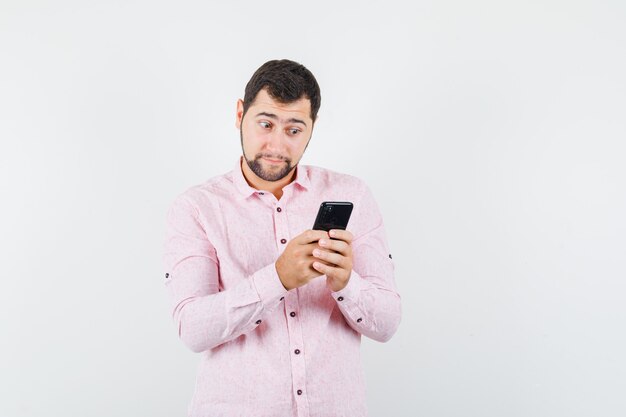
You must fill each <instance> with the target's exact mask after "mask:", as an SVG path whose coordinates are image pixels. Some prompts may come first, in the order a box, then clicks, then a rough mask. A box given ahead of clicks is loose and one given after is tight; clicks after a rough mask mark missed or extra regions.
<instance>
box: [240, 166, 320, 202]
mask: <svg viewBox="0 0 626 417" xmlns="http://www.w3.org/2000/svg"><path fill="white" fill-rule="evenodd" d="M242 162H243V156H240V157H239V159H238V160H237V164H236V165H235V169H234V170H233V182H234V184H235V188H236V189H237V191H239V193H240V194H241V197H242V198H244V199H246V198H248V197H250V196H251V195H252V194H255V193H258V192H262V190H257V189H256V188H253V187H251V186H250V184H248V181H246V178H245V177H244V176H243V171H242V169H241V164H242ZM307 168H308V167H307V166H306V165H300V164H298V166H296V168H295V169H296V178H295V179H294V180H293V181H292V182H291V183H289V184H287V185H286V186H285V188H287V187H289V186H291V184H298V186H300V187H302V188H303V189H304V190H308V189H309V188H310V187H311V180H310V179H309V172H308V169H307Z"/></svg>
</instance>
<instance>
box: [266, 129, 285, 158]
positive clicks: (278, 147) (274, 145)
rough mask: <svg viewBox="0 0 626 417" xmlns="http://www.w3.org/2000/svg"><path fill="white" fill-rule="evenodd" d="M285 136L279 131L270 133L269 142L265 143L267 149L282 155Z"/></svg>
mask: <svg viewBox="0 0 626 417" xmlns="http://www.w3.org/2000/svg"><path fill="white" fill-rule="evenodd" d="M284 136H285V133H284V132H282V131H280V130H279V129H276V130H274V131H273V132H271V133H269V134H268V135H267V142H265V148H266V149H267V150H268V151H270V152H272V153H277V154H281V151H282V149H283V144H284Z"/></svg>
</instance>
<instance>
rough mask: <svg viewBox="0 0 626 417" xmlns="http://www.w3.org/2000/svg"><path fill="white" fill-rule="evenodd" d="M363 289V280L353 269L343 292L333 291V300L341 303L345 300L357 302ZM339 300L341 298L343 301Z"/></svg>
mask: <svg viewBox="0 0 626 417" xmlns="http://www.w3.org/2000/svg"><path fill="white" fill-rule="evenodd" d="M362 288H363V278H361V276H360V275H359V274H357V273H356V271H355V270H354V269H353V270H352V272H351V273H350V279H349V280H348V283H347V284H346V286H345V287H344V288H343V289H342V290H339V291H331V294H332V296H333V298H334V299H335V300H337V301H339V302H341V301H343V300H350V301H356V299H357V298H359V293H360V292H361V289H362ZM339 298H341V300H340V299H339Z"/></svg>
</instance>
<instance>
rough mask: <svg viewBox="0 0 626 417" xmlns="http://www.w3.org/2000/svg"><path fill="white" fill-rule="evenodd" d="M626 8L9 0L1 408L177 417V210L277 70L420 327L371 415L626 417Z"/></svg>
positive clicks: (187, 371) (385, 376) (309, 156)
mask: <svg viewBox="0 0 626 417" xmlns="http://www.w3.org/2000/svg"><path fill="white" fill-rule="evenodd" d="M625 21H626V6H625V3H624V2H623V1H622V0H615V1H602V0H595V1H576V0H573V1H572V0H570V1H558V0H542V1H495V0H494V1H488V0H476V1H461V0H459V1H451V0H430V1H415V2H411V1H393V0H388V1H384V2H383V1H376V2H357V1H345V2H342V1H334V2H286V1H275V0H266V1H260V2H251V1H250V2H243V1H232V2H224V1H221V2H217V1H215V2H213V1H195V2H173V1H171V2H164V1H147V0H135V1H132V0H131V1H106V2H105V1H101V2H95V1H91V2H89V1H68V0H57V1H28V0H20V1H17V0H1V2H0V138H1V148H0V185H1V190H0V191H1V199H2V200H1V204H0V226H1V229H0V235H1V239H2V240H1V242H2V247H1V251H0V254H1V264H0V265H1V266H2V271H1V272H2V274H1V275H2V278H3V279H2V285H1V287H0V320H1V321H0V326H1V327H0V335H1V338H2V339H1V342H0V367H1V368H0V415H1V416H3V417H5V416H6V417H26V416H28V417H30V416H81V417H82V416H93V417H104V416H107V417H110V416H123V417H126V416H129V417H144V416H151V417H152V416H154V417H159V416H163V417H165V416H168V417H170V416H183V415H185V413H186V408H187V404H188V403H189V400H190V398H191V394H192V390H193V386H194V383H195V373H196V365H197V363H198V356H197V355H196V354H194V353H192V352H190V351H188V350H187V349H186V348H185V347H184V346H183V344H182V343H181V342H180V341H179V340H178V339H177V335H176V332H175V328H174V325H173V322H172V320H171V317H170V306H169V304H168V299H167V295H166V292H165V287H164V277H163V274H164V271H163V266H162V263H161V250H162V243H163V237H164V231H165V230H164V229H165V213H166V209H167V207H168V206H169V204H170V203H171V202H172V200H173V198H174V197H175V196H176V195H177V194H178V193H180V192H182V191H183V190H185V189H186V188H188V187H190V186H192V185H195V184H198V183H201V182H204V181H206V180H207V179H209V178H211V177H213V176H215V175H219V174H222V173H224V172H226V171H228V170H230V169H232V168H233V166H234V163H235V161H236V159H237V157H238V156H239V155H240V144H239V134H238V131H237V130H236V129H235V125H234V123H235V104H236V100H237V99H238V98H241V97H242V96H243V92H244V86H245V83H246V82H247V81H248V79H249V77H250V76H251V75H252V73H253V72H254V70H256V68H257V67H258V66H260V65H261V64H262V63H263V62H265V61H267V60H269V59H276V58H289V59H293V60H296V61H299V62H301V63H303V64H304V65H306V66H307V67H308V68H309V69H310V70H311V71H312V72H313V73H314V74H315V75H316V77H317V79H318V81H319V83H320V85H321V88H322V107H321V110H320V114H319V115H320V117H319V121H318V123H317V124H316V128H315V132H314V134H313V139H312V141H311V143H310V145H309V148H308V150H307V152H306V154H305V157H304V159H303V163H306V164H312V165H318V166H323V167H327V168H330V169H334V170H337V171H340V172H345V173H348V174H352V175H356V176H358V177H361V178H363V179H364V180H365V181H366V182H367V183H368V184H369V185H370V187H371V189H372V190H373V192H374V195H375V197H376V198H377V200H378V202H379V205H380V207H381V210H382V212H383V215H384V218H385V224H386V228H387V233H388V237H389V242H390V246H391V251H392V253H393V255H394V261H395V263H396V281H397V283H398V286H399V289H400V293H401V296H402V301H403V319H402V323H401V325H400V328H399V330H398V332H397V334H396V335H395V336H394V338H393V339H392V340H391V341H389V342H387V343H385V344H381V343H377V342H374V341H371V340H368V339H366V338H364V339H363V344H362V350H363V353H364V360H363V362H364V363H363V364H364V367H365V370H366V377H367V384H368V402H369V408H370V413H371V415H372V416H407V417H408V416H411V417H412V416H426V417H438V416H442V417H444V416H445V417H447V416H454V417H456V416H458V417H466V416H476V417H501V416H507V417H515V416H532V417H555V416H567V417H573V416H603V417H610V416H624V415H626V397H624V395H623V394H624V385H625V384H626V359H625V358H624V352H626V333H625V329H626V308H625V307H624V298H625V295H626V284H625V278H626V242H625V233H626V221H625V220H624V213H626V168H625V166H626V164H625V163H624V160H625V157H626V145H625V140H626V121H625V120H626V117H625V116H626V81H625V80H626V77H625V74H626V25H624V22H625Z"/></svg>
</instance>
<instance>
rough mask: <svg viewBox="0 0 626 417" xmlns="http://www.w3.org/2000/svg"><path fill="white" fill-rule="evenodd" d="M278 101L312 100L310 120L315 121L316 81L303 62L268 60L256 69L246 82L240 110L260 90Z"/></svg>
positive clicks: (248, 105)
mask: <svg viewBox="0 0 626 417" xmlns="http://www.w3.org/2000/svg"><path fill="white" fill-rule="evenodd" d="M264 88H265V89H266V90H267V93H268V94H269V95H270V96H271V97H272V98H273V99H274V100H277V101H279V102H280V103H292V102H294V101H297V100H299V99H301V98H302V97H304V98H307V99H309V101H310V102H311V120H313V121H314V122H315V119H316V118H317V111H318V110H319V108H320V104H321V101H322V97H321V95H320V86H319V85H318V84H317V80H316V79H315V77H314V76H313V74H312V73H311V71H309V70H308V69H307V68H306V67H305V66H304V65H302V64H299V63H297V62H294V61H290V60H288V59H280V60H272V61H267V62H266V63H265V64H263V65H261V66H260V67H259V69H257V70H256V71H255V73H254V74H253V75H252V78H250V81H248V84H246V93H245V96H244V98H243V113H244V114H246V112H247V111H248V108H249V107H250V105H251V104H252V103H253V102H254V100H255V99H256V96H257V94H259V91H261V90H262V89H264Z"/></svg>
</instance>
